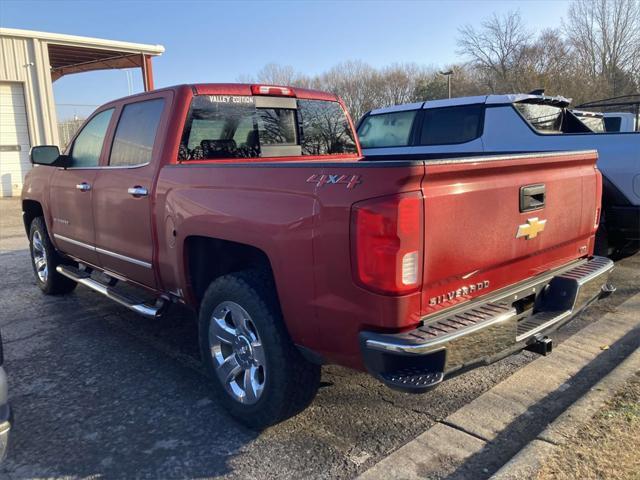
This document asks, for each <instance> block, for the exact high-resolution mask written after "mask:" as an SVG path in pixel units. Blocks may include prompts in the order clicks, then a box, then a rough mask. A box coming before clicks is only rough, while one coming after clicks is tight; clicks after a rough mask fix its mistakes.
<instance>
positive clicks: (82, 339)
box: [0, 199, 640, 480]
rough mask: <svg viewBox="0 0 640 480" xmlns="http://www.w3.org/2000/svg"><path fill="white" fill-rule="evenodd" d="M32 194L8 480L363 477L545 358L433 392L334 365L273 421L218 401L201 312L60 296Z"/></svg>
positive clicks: (14, 314)
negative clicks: (264, 424) (41, 262)
mask: <svg viewBox="0 0 640 480" xmlns="http://www.w3.org/2000/svg"><path fill="white" fill-rule="evenodd" d="M27 246H28V244H27V240H26V236H25V233H24V228H23V226H22V223H21V218H20V209H19V203H18V202H17V201H15V200H5V199H2V200H0V278H1V280H0V329H1V330H2V335H3V339H4V343H5V366H6V369H7V372H8V375H9V380H10V392H9V394H10V398H11V403H12V407H13V410H14V414H15V427H14V430H13V431H12V438H11V442H12V444H11V446H10V451H9V456H8V458H7V460H6V461H5V463H4V464H3V465H2V466H0V478H8V479H11V480H17V479H27V478H43V477H44V478H69V479H75V478H85V477H95V478H101V479H120V478H128V479H129V478H163V479H165V478H166V479H170V478H212V477H213V478H243V479H244V478H256V479H271V478H295V479H299V478H304V477H306V478H314V479H315V478H338V479H343V478H353V477H355V476H356V475H357V474H359V473H362V472H364V471H365V470H366V469H367V468H368V467H370V466H371V465H373V464H375V463H376V462H377V461H379V460H380V459H382V458H383V457H385V456H386V455H387V454H388V453H390V452H392V451H394V450H396V449H398V448H399V447H401V446H402V445H404V444H406V443H407V442H409V441H411V440H412V439H414V438H415V437H417V436H418V435H419V434H421V433H422V432H424V431H425V430H427V429H428V428H429V427H431V426H432V425H433V424H434V423H435V422H436V421H438V420H440V419H443V418H445V417H447V416H448V415H449V414H451V413H453V412H454V411H456V410H458V409H459V408H460V407H462V406H464V405H466V404H467V403H469V402H470V401H472V400H473V399H475V398H476V397H478V396H480V395H481V394H482V393H483V392H485V391H487V390H488V389H490V388H491V387H493V386H494V385H496V384H497V383H499V382H501V381H502V380H504V379H506V378H508V377H509V376H510V375H511V374H512V373H513V372H515V371H517V370H518V369H519V368H521V367H522V366H524V365H526V364H527V363H529V362H530V361H531V360H532V359H534V358H536V355H535V354H533V353H530V352H522V353H520V354H517V355H513V356H511V357H508V358H506V359H503V360H501V361H499V362H497V363H495V364H493V365H490V366H486V367H480V368H477V369H475V370H472V371H470V372H467V373H465V374H462V375H459V376H457V377H455V378H453V379H451V380H448V381H446V382H445V383H443V384H442V385H440V386H439V387H438V388H436V389H434V390H432V391H430V392H428V393H426V394H422V395H410V394H403V393H398V392H394V391H391V390H389V389H387V388H386V387H384V386H383V385H381V384H380V383H379V382H377V381H376V380H374V379H373V378H371V377H369V376H368V375H366V374H364V373H360V372H354V371H350V370H347V369H344V368H340V367H335V366H328V367H324V368H323V371H322V386H321V388H320V391H319V393H318V396H317V397H316V399H315V401H314V402H313V403H312V405H311V406H310V407H309V408H308V409H307V410H305V411H304V412H303V413H302V414H300V415H298V416H297V417H295V418H292V419H290V420H288V421H285V422H283V423H281V424H279V425H276V426H274V427H271V428H269V429H267V430H265V431H262V432H255V431H252V430H249V429H247V428H244V427H242V426H241V425H239V424H238V423H236V422H235V421H234V420H233V419H232V418H230V417H229V416H228V415H227V414H226V413H225V412H224V410H223V409H222V408H221V406H220V405H218V404H217V402H216V401H215V399H214V397H213V394H212V392H211V389H210V387H209V385H208V380H207V378H206V377H205V376H204V374H203V372H202V370H201V369H200V366H199V360H198V351H197V342H196V328H195V319H194V316H193V314H192V313H191V312H189V311H187V310H185V309H179V308H175V309H173V310H172V311H171V312H170V314H169V315H168V318H166V319H164V320H162V321H151V320H146V319H143V318H141V317H138V316H137V315H135V314H133V313H130V312H129V311H128V310H126V309H125V308H123V307H120V306H119V305H116V304H114V303H112V302H111V301H109V300H107V299H106V298H103V297H101V296H100V295H98V294H96V293H93V292H91V291H89V290H88V289H86V288H83V287H78V288H77V289H76V291H75V292H74V293H72V294H70V295H67V296H62V297H48V296H45V295H43V294H42V293H41V292H40V290H39V289H38V288H37V286H36V283H35V280H34V278H33V272H32V269H31V264H30V259H29V253H28V250H27ZM639 272H640V254H636V255H634V256H632V257H628V258H626V259H623V260H621V261H620V262H618V265H617V268H616V270H615V271H614V273H613V275H612V280H613V282H614V283H615V284H616V285H617V286H618V291H617V292H616V293H615V294H614V295H612V296H611V297H609V298H607V299H605V300H603V301H601V302H599V303H598V304H596V305H594V306H592V307H590V308H589V309H588V310H586V311H585V312H584V313H583V314H581V315H580V316H579V317H577V318H576V319H575V320H574V321H573V322H571V323H570V324H569V325H568V326H567V327H565V328H564V329H563V330H561V331H560V332H558V333H557V334H555V335H554V341H555V342H562V341H563V340H564V339H566V338H567V337H568V336H569V335H571V334H572V333H575V332H576V331H578V330H580V329H581V328H583V327H584V326H585V325H587V324H588V323H590V322H591V321H592V320H594V319H597V318H599V317H601V316H602V315H603V314H605V313H607V312H609V311H611V310H612V309H613V308H614V307H615V306H616V305H619V304H621V303H622V302H623V301H624V300H626V299H627V298H629V297H630V296H632V295H633V294H635V293H638V292H639V291H640V278H639Z"/></svg>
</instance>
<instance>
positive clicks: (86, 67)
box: [2, 28, 164, 90]
mask: <svg viewBox="0 0 640 480" xmlns="http://www.w3.org/2000/svg"><path fill="white" fill-rule="evenodd" d="M2 33H6V34H8V35H12V36H25V37H30V38H36V39H38V40H40V41H41V42H43V43H46V45H47V50H48V54H49V65H50V68H51V80H52V81H54V82H55V81H56V80H58V79H59V78H61V77H63V76H64V75H69V74H72V73H80V72H90V71H93V70H107V69H124V68H140V70H141V71H142V78H143V83H144V88H145V90H153V70H152V66H151V58H152V57H154V56H157V55H161V54H162V53H163V52H164V47H163V46H162V45H147V44H143V43H131V42H121V41H117V40H104V39H100V38H91V37H79V36H75V35H65V34H58V33H46V32H35V31H30V30H17V29H9V28H6V29H3V32H2Z"/></svg>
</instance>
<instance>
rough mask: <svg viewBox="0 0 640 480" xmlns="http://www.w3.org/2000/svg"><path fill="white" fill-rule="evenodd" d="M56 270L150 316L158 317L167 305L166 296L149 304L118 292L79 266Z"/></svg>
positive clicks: (61, 266)
mask: <svg viewBox="0 0 640 480" xmlns="http://www.w3.org/2000/svg"><path fill="white" fill-rule="evenodd" d="M56 271H57V272H58V273H59V274H60V275H64V276H65V277H67V278H70V279H71V280H73V281H75V282H78V283H79V284H80V285H84V286H85V287H89V288H90V289H91V290H93V291H94V292H98V293H100V294H102V295H104V296H105V297H107V298H109V299H111V300H113V301H114V302H116V303H119V304H120V305H122V306H124V307H127V308H128V309H129V310H132V311H134V312H136V313H137V314H139V315H142V316H144V317H148V318H157V317H160V316H161V315H162V313H164V310H165V309H166V307H167V301H166V300H165V299H164V298H158V299H157V300H156V302H155V304H154V305H148V304H146V303H145V302H144V301H143V300H140V299H136V298H132V297H129V296H128V295H124V294H122V293H120V292H116V291H115V290H114V289H113V287H111V286H108V285H105V284H103V283H100V282H98V281H97V280H94V279H93V278H91V275H90V274H89V273H87V272H84V271H82V270H80V269H78V268H75V267H71V266H68V265H58V267H56Z"/></svg>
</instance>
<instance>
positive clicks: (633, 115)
mask: <svg viewBox="0 0 640 480" xmlns="http://www.w3.org/2000/svg"><path fill="white" fill-rule="evenodd" d="M576 108H580V109H587V110H590V111H594V110H595V111H596V112H600V113H602V116H603V118H604V123H605V127H606V130H607V132H640V94H635V95H623V96H620V97H613V98H605V99H603V100H596V101H593V102H586V103H583V104H581V105H578V106H577V107H576Z"/></svg>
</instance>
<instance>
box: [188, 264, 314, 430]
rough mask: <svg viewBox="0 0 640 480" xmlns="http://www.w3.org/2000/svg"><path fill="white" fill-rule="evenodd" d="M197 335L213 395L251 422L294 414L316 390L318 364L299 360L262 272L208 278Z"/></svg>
mask: <svg viewBox="0 0 640 480" xmlns="http://www.w3.org/2000/svg"><path fill="white" fill-rule="evenodd" d="M199 338H200V349H201V355H202V361H203V364H204V366H205V368H206V370H207V372H208V373H209V375H210V376H211V377H212V378H213V386H214V389H215V392H216V395H217V397H218V399H219V400H220V402H221V403H222V404H223V405H224V406H225V408H226V409H227V410H228V411H229V412H230V413H231V415H232V416H233V417H235V418H236V419H237V420H239V421H240V422H242V423H243V424H245V425H247V426H249V427H251V428H257V429H261V428H265V427H267V426H269V425H273V424H275V423H278V422H280V421H282V420H285V419H286V418H289V417H292V416H294V415H296V414H297V413H299V412H300V411H302V410H303V409H304V408H306V407H307V406H308V405H309V404H310V403H311V401H312V400H313V398H314V397H315V395H316V392H317V390H318V386H319V384H320V366H318V365H314V364H312V363H310V362H308V361H307V360H305V359H304V358H303V357H302V355H301V354H300V352H299V351H298V349H297V348H296V347H295V345H294V344H293V342H292V341H291V338H290V337H289V334H288V332H287V330H286V328H285V325H284V322H283V320H282V314H281V312H280V307H279V304H278V300H277V298H276V294H275V286H274V285H273V280H272V279H271V275H270V274H268V273H267V272H264V271H262V270H246V271H242V272H237V273H232V274H229V275H224V276H222V277H220V278H218V279H216V280H214V281H213V282H212V283H211V285H209V288H208V289H207V291H206V292H205V294H204V298H203V301H202V305H201V308H200V314H199Z"/></svg>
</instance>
